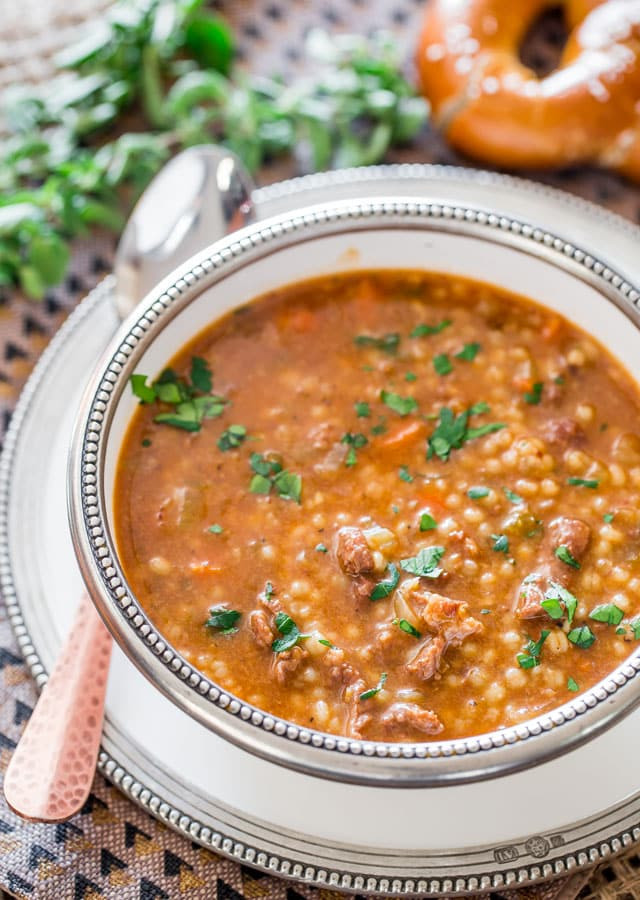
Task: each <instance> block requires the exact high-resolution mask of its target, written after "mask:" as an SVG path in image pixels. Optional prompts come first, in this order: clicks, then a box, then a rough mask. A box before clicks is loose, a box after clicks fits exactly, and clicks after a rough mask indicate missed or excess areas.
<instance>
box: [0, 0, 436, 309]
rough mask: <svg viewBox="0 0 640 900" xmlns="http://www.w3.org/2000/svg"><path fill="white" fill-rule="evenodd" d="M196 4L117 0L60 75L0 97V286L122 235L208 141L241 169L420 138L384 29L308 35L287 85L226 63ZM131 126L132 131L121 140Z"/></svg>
mask: <svg viewBox="0 0 640 900" xmlns="http://www.w3.org/2000/svg"><path fill="white" fill-rule="evenodd" d="M203 7H204V0H138V2H137V3H135V4H134V3H125V2H121V3H119V4H116V5H115V6H114V7H113V9H112V10H111V12H110V13H109V14H108V15H107V16H106V17H105V18H102V19H99V20H97V21H96V23H95V25H94V26H93V28H92V30H90V31H89V32H87V33H86V35H85V37H83V38H82V40H81V41H80V42H79V43H78V44H75V45H72V46H70V47H68V48H66V49H65V50H64V51H63V52H62V53H60V54H59V55H58V57H57V59H56V63H57V65H58V74H57V75H55V76H54V77H53V78H51V79H49V80H48V81H46V82H43V83H42V84H41V85H39V86H37V87H34V86H32V85H28V86H22V85H21V86H16V87H15V88H13V89H12V90H11V91H7V92H5V95H4V98H3V99H4V101H5V102H4V104H3V106H4V108H3V109H2V110H0V114H1V117H2V119H3V121H4V124H5V128H6V130H7V132H8V133H7V134H6V135H5V136H4V138H3V142H2V147H1V149H0V287H1V286H3V285H19V286H20V287H21V289H22V290H23V291H24V292H25V293H26V294H28V295H29V296H30V297H33V298H35V299H41V298H42V297H43V296H44V295H45V293H46V291H47V289H48V288H49V287H51V286H53V285H55V284H58V283H59V282H60V281H61V280H62V278H63V277H64V274H65V271H66V269H67V266H68V262H69V256H70V252H69V241H70V240H71V239H73V238H75V237H77V236H79V235H83V234H86V233H87V232H88V231H90V230H91V229H93V228H95V227H101V228H105V229H108V230H109V231H115V232H117V231H119V230H120V229H121V228H122V226H123V224H124V220H125V218H126V215H127V213H128V211H129V209H130V208H131V205H132V203H133V202H134V201H135V199H136V197H137V196H138V195H139V193H140V191H141V190H142V189H143V188H144V187H145V186H146V185H147V184H148V183H149V181H150V179H151V178H152V177H153V176H154V175H155V174H156V172H157V171H158V170H159V168H160V167H161V166H162V164H163V163H164V162H165V161H166V160H167V159H168V158H169V157H170V156H171V155H172V154H173V153H175V152H176V151H179V150H181V149H183V148H185V147H189V146H192V145H194V144H202V143H208V142H210V141H217V142H221V143H224V144H226V145H227V146H228V147H229V148H230V149H231V150H233V151H235V152H236V153H237V154H238V155H239V156H240V157H241V159H242V160H243V161H244V163H245V164H246V165H247V167H248V168H249V169H250V170H251V171H255V170H256V169H257V168H258V167H259V166H260V165H261V164H262V163H263V161H264V160H266V159H268V158H271V157H274V156H277V155H281V154H293V153H295V154H296V155H297V156H298V162H299V167H300V168H303V169H307V170H310V169H326V168H330V167H337V166H352V165H369V164H371V163H375V162H377V161H379V160H380V159H382V158H383V156H384V155H385V153H386V151H387V150H388V148H389V147H390V146H392V145H395V144H400V143H405V142H407V141H409V140H411V138H412V137H414V136H415V134H416V133H417V132H418V131H419V130H420V128H421V126H422V124H423V123H424V121H425V119H426V114H427V104H426V103H425V101H424V100H422V99H421V98H419V97H417V96H416V93H415V90H414V88H413V87H412V86H411V85H410V84H409V82H408V81H407V79H406V78H405V77H404V75H403V73H402V66H401V54H400V50H399V48H398V47H397V46H396V45H395V44H394V42H393V40H392V39H391V38H390V37H389V36H388V35H385V34H381V33H380V34H377V35H374V36H373V37H371V38H365V37H361V36H357V35H339V36H336V35H332V36H331V37H329V36H328V35H326V34H324V33H323V32H319V31H313V32H311V33H310V34H309V36H308V39H307V44H306V52H307V55H308V56H309V57H310V58H311V60H312V61H313V66H312V71H313V75H312V76H311V77H309V78H307V79H296V81H295V83H294V84H292V85H287V84H285V82H284V81H283V80H282V79H280V78H269V77H264V76H253V77H251V76H246V75H245V74H243V73H239V72H238V73H236V72H235V71H234V67H233V56H234V39H233V35H232V33H231V31H230V29H229V27H228V26H227V25H226V24H225V22H224V20H223V19H221V18H220V17H219V16H217V15H215V14H214V13H211V12H209V11H207V10H205V9H204V8H203ZM127 121H134V122H135V124H136V129H135V132H126V131H125V132H124V133H120V134H119V136H118V137H114V136H113V132H115V131H116V130H117V131H118V132H122V130H123V125H126V122H127Z"/></svg>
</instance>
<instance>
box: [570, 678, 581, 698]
mask: <svg viewBox="0 0 640 900" xmlns="http://www.w3.org/2000/svg"><path fill="white" fill-rule="evenodd" d="M567 690H568V691H572V692H573V693H574V694H575V693H577V692H578V691H579V690H580V688H579V687H578V682H577V681H576V680H575V678H572V677H571V676H569V678H568V680H567Z"/></svg>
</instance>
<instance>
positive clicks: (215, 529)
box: [207, 524, 224, 534]
mask: <svg viewBox="0 0 640 900" xmlns="http://www.w3.org/2000/svg"><path fill="white" fill-rule="evenodd" d="M207 531H210V532H211V534H222V532H223V531H224V528H223V527H222V525H218V524H216V525H209V527H208V528H207Z"/></svg>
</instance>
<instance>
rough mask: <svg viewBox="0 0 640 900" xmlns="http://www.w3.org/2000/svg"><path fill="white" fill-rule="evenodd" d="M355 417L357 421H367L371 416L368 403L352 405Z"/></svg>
mask: <svg viewBox="0 0 640 900" xmlns="http://www.w3.org/2000/svg"><path fill="white" fill-rule="evenodd" d="M354 406H355V410H356V415H357V417H358V418H359V419H368V418H370V416H371V407H370V406H369V404H368V403H356V404H354Z"/></svg>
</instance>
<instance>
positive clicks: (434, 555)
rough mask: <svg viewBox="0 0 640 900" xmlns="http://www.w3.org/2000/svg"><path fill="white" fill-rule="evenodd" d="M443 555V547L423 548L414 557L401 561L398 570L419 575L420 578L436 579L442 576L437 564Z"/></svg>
mask: <svg viewBox="0 0 640 900" xmlns="http://www.w3.org/2000/svg"><path fill="white" fill-rule="evenodd" d="M444 553H445V548H444V547H424V548H423V549H422V550H420V551H419V552H418V554H417V555H416V556H411V557H409V558H408V559H401V560H400V568H402V569H404V571H405V572H408V573H409V574H410V575H419V576H420V577H421V578H438V577H439V576H440V575H441V574H442V569H439V568H438V563H439V562H440V560H441V559H442V557H443V556H444Z"/></svg>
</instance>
